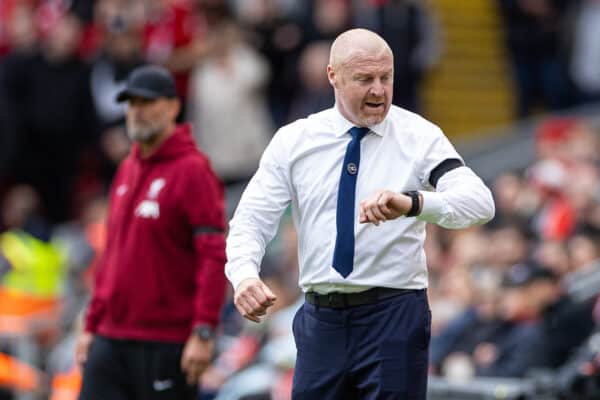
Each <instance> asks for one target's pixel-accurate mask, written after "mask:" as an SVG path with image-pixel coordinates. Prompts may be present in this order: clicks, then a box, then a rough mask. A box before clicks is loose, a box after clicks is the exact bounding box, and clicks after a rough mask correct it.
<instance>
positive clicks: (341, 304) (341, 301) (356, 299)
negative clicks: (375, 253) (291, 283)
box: [304, 287, 419, 308]
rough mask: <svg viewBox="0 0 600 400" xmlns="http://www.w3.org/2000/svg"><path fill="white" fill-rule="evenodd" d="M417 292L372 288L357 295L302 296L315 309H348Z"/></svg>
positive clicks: (335, 293) (416, 290)
mask: <svg viewBox="0 0 600 400" xmlns="http://www.w3.org/2000/svg"><path fill="white" fill-rule="evenodd" d="M418 291H419V289H393V288H385V287H374V288H371V289H369V290H365V291H364V292H358V293H339V292H333V293H328V294H318V293H316V292H307V293H306V294H305V295H304V298H305V299H306V301H307V302H308V303H310V304H313V305H315V306H317V307H327V308H348V307H355V306H362V305H365V304H375V303H377V302H379V301H381V300H384V299H388V298H390V297H395V296H400V295H403V294H407V293H416V292H418Z"/></svg>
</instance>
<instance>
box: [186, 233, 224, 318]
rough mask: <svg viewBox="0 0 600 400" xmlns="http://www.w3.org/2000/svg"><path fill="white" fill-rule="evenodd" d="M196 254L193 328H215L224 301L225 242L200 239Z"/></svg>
mask: <svg viewBox="0 0 600 400" xmlns="http://www.w3.org/2000/svg"><path fill="white" fill-rule="evenodd" d="M195 247H196V251H197V253H198V255H197V261H196V262H197V266H196V276H195V280H196V292H195V297H194V320H193V322H192V327H193V326H197V325H200V324H203V325H204V324H207V325H210V326H211V327H213V328H214V327H216V325H217V324H218V321H219V317H220V314H221V308H222V307H223V303H224V301H225V291H226V286H227V280H226V279H225V274H224V271H223V270H224V265H225V239H224V237H223V235H222V234H212V235H203V236H201V237H197V238H196V240H195Z"/></svg>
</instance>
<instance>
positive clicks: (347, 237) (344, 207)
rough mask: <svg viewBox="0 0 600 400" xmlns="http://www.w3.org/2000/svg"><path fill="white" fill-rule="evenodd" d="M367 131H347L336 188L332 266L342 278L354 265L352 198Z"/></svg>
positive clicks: (355, 129) (354, 129)
mask: <svg viewBox="0 0 600 400" xmlns="http://www.w3.org/2000/svg"><path fill="white" fill-rule="evenodd" d="M368 132H369V128H359V127H356V126H355V127H354V128H351V129H350V130H349V131H348V133H349V134H350V135H352V140H351V141H350V143H348V147H347V148H346V155H345V156H344V165H342V176H341V177H340V187H339V189H338V200H337V213H336V227H337V237H336V239H335V250H334V251H333V268H335V270H336V271H338V272H339V273H340V274H341V275H342V276H343V277H344V278H346V277H347V276H348V275H350V273H351V272H352V268H353V266H354V203H355V201H354V198H355V196H356V177H357V176H358V166H359V164H360V141H361V140H362V138H364V137H365V135H366V134H367V133H368Z"/></svg>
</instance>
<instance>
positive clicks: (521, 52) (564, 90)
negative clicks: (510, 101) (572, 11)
mask: <svg viewBox="0 0 600 400" xmlns="http://www.w3.org/2000/svg"><path fill="white" fill-rule="evenodd" d="M568 3H569V2H568V1H566V0H498V5H499V8H500V11H501V13H502V16H503V17H504V18H503V20H504V30H505V39H506V45H507V48H508V51H509V56H510V62H511V66H512V71H513V79H514V82H515V89H516V94H517V103H516V109H515V115H516V116H517V117H518V118H523V117H526V116H528V115H531V114H532V113H533V112H534V111H535V110H536V109H537V107H538V105H539V104H540V103H541V105H542V106H543V107H544V108H546V109H549V110H559V109H562V108H565V107H567V106H569V105H570V104H571V103H572V99H571V98H570V97H571V96H572V95H571V93H570V88H569V84H568V82H567V78H566V71H565V65H563V63H561V48H560V44H561V37H562V36H561V35H562V34H563V33H562V31H561V29H562V28H563V23H564V20H563V16H564V14H565V13H564V11H565V9H566V6H567V4H568Z"/></svg>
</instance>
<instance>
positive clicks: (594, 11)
mask: <svg viewBox="0 0 600 400" xmlns="http://www.w3.org/2000/svg"><path fill="white" fill-rule="evenodd" d="M497 5H498V8H497V10H498V15H499V16H501V18H502V21H504V30H505V37H506V43H505V44H506V46H507V49H508V52H507V54H508V57H509V59H508V60H507V63H510V65H511V67H512V69H511V70H512V71H513V75H514V82H515V96H516V98H517V99H518V101H517V104H516V108H515V118H521V117H526V116H529V115H532V113H534V112H537V111H539V110H549V111H557V110H562V109H565V108H568V107H571V106H575V105H578V104H582V103H585V102H590V101H597V100H600V70H598V67H597V66H598V65H600V46H599V45H598V40H597V38H598V37H600V31H599V29H600V1H599V0H577V1H567V0H563V1H560V0H497ZM432 10H433V9H432V8H431V7H430V4H429V2H425V1H415V0H354V1H351V0H304V1H294V0H72V1H66V0H0V203H1V213H0V232H1V234H0V355H3V354H5V355H7V356H14V357H13V358H12V359H7V360H5V361H4V359H2V358H0V387H6V388H8V389H15V388H17V389H19V390H22V391H23V390H25V391H26V390H38V391H39V392H40V393H42V392H43V394H41V395H42V396H44V395H47V396H54V397H52V399H53V400H62V399H73V398H75V397H68V396H70V395H71V396H74V394H73V393H76V388H77V383H78V375H77V371H76V370H74V369H73V367H74V366H73V359H72V356H73V353H72V352H73V338H74V335H76V332H77V329H78V324H79V316H80V314H81V310H82V309H83V307H84V306H85V303H86V300H87V298H88V294H89V288H90V282H91V279H93V275H94V263H95V260H96V259H97V257H98V256H99V254H101V252H102V248H103V244H104V225H103V221H104V218H105V216H106V212H107V204H106V197H105V196H106V193H107V189H108V186H109V184H110V181H111V179H112V176H113V174H114V172H115V169H116V166H117V165H118V163H119V162H120V161H121V160H122V159H123V158H124V157H125V156H126V154H127V152H128V151H129V146H130V143H129V141H128V138H127V135H126V133H125V131H124V129H125V128H124V125H123V122H124V118H123V115H124V108H123V106H121V105H118V104H117V103H115V101H114V98H115V95H116V93H117V92H118V91H119V90H121V89H122V88H123V87H124V84H125V79H126V77H127V74H128V73H129V72H130V71H131V70H132V69H133V68H135V67H137V66H139V65H141V64H144V63H156V64H161V65H164V66H166V67H167V68H169V69H170V70H172V71H173V72H174V73H175V74H176V78H177V87H178V91H179V95H180V96H181V97H182V98H183V99H184V103H185V107H184V111H183V112H182V115H181V116H180V120H181V121H188V122H191V123H192V125H193V127H194V134H195V136H196V141H197V142H198V145H199V146H200V147H201V148H202V149H203V151H204V152H205V153H206V154H208V156H209V157H210V159H211V162H212V165H213V167H214V169H215V171H216V172H217V174H218V175H219V177H220V178H221V179H222V181H223V182H224V184H225V188H226V196H227V197H226V200H227V208H228V214H229V216H231V214H232V212H233V209H234V208H235V205H236V202H237V199H238V198H239V195H240V193H241V191H242V190H243V188H244V185H245V183H246V182H247V180H248V179H249V177H250V176H251V175H252V174H253V172H254V170H255V169H256V167H257V165H258V160H259V158H260V155H261V154H262V151H263V149H264V148H265V146H266V144H267V143H268V141H269V139H270V137H271V136H272V135H273V133H274V132H275V130H276V128H277V127H279V126H282V125H283V124H285V123H287V122H290V121H292V120H294V119H297V118H299V117H302V116H305V115H307V114H310V113H312V112H316V111H319V110H321V109H324V108H327V107H330V106H331V105H332V104H333V91H332V90H331V88H330V86H329V83H328V81H327V77H326V74H325V72H324V71H325V67H326V65H327V63H328V57H329V46H330V43H331V41H332V39H333V38H335V37H336V36H337V35H338V34H339V33H340V32H342V31H344V30H346V29H348V28H351V27H365V28H368V29H371V30H374V31H376V32H378V33H380V34H381V35H382V36H383V37H384V38H385V39H386V40H387V41H388V43H389V44H390V47H391V48H392V50H393V52H394V54H395V61H394V64H395V65H394V68H395V81H394V103H395V104H397V105H399V106H402V107H404V108H407V109H410V110H413V111H418V112H425V111H426V110H423V107H422V103H421V99H420V96H419V93H420V87H421V83H422V82H423V79H424V78H425V77H426V76H427V73H428V72H429V71H430V70H431V69H432V68H434V67H435V64H436V61H437V60H438V59H439V57H440V56H441V52H442V48H443V44H442V37H443V32H441V31H440V25H439V22H438V20H437V19H436V18H435V13H434V12H433V11H432ZM442 128H443V127H442ZM594 129H597V127H593V126H590V125H588V124H587V122H586V121H582V120H575V119H568V118H558V119H550V120H548V121H545V122H544V123H542V124H541V125H540V126H538V127H537V132H536V153H537V159H536V160H535V161H534V162H533V164H532V165H531V166H530V167H529V168H528V169H527V170H525V171H499V176H498V177H497V179H496V180H495V181H494V182H493V191H494V194H495V198H496V206H497V216H496V218H495V220H494V221H493V222H492V223H490V224H488V226H486V227H483V228H473V229H470V230H467V231H461V232H450V231H446V230H442V229H440V228H436V227H431V229H430V230H429V236H428V243H427V251H428V259H429V268H430V290H429V296H430V301H431V307H432V312H433V318H434V319H433V322H434V327H433V339H432V347H431V373H432V374H437V375H441V376H445V377H448V378H449V379H466V378H469V377H472V376H503V377H522V376H525V374H526V373H529V372H530V371H531V370H532V369H534V368H540V369H543V368H549V369H551V370H552V371H554V372H556V373H557V374H559V373H560V374H561V377H562V378H561V379H563V380H562V381H561V382H563V381H564V386H565V388H567V387H568V389H569V390H571V389H573V387H575V386H577V385H579V386H577V388H578V389H577V390H581V391H584V390H593V389H589V386H590V384H589V383H587V382H588V381H586V380H585V379H583V378H584V377H586V376H591V377H594V376H595V374H596V373H597V369H598V368H600V356H596V350H597V351H600V348H599V349H595V348H594V347H593V346H592V347H590V346H589V343H588V342H589V341H590V338H593V335H594V334H595V333H596V331H597V330H598V327H599V326H600V303H598V304H597V299H598V294H599V293H600V264H599V262H600V245H599V241H598V239H599V238H600V170H599V169H598V168H599V166H600V164H599V161H600V160H599V157H600V156H599V155H598V154H600V153H599V152H598V150H599V149H598V143H597V140H598V137H597V134H598V132H597V131H595V130H594ZM262 271H263V274H264V275H263V276H264V278H265V280H266V281H268V282H267V283H268V284H269V286H270V287H271V288H273V289H274V290H276V291H277V292H278V293H277V297H278V299H279V300H278V302H277V304H276V307H273V310H272V312H271V313H270V315H269V316H268V318H267V321H266V322H265V323H264V324H261V325H254V324H247V323H245V322H244V321H243V320H242V319H241V317H240V316H239V315H238V314H237V312H235V307H234V306H233V305H232V304H231V302H230V303H229V304H228V305H227V307H226V308H225V310H224V313H223V323H222V326H221V335H220V339H219V343H218V344H219V345H218V351H217V356H216V359H215V363H214V365H213V367H211V369H210V370H209V371H208V372H207V373H206V374H205V375H204V376H203V378H202V384H201V386H202V393H201V394H200V396H201V397H200V398H202V399H212V398H215V397H216V398H217V399H221V400H222V399H241V398H245V399H286V398H289V390H290V387H291V376H292V370H293V365H294V358H295V347H294V343H293V337H292V334H291V319H292V317H293V315H294V312H295V310H296V309H297V307H298V306H299V304H300V302H301V301H302V298H301V296H300V293H299V290H298V288H297V283H296V277H297V260H296V242H295V232H294V229H293V226H292V224H291V219H290V218H287V219H285V222H284V223H283V224H282V226H281V229H280V233H279V234H278V236H277V237H276V239H275V241H274V242H273V243H272V245H271V247H270V249H269V251H268V253H267V257H266V259H265V261H264V265H263V267H262ZM47 312H48V313H49V315H47V314H41V313H47ZM4 317H10V318H12V319H9V320H7V321H9V322H7V323H5V322H3V321H4V320H3V318H4ZM45 318H46V319H47V321H48V323H43V322H44V321H46V319H45ZM16 320H18V321H20V322H19V323H20V325H19V327H20V329H21V330H19V331H18V332H16V330H14V329H8V328H6V327H5V325H7V324H8V325H9V326H12V325H11V324H13V323H14V322H13V321H16ZM52 321H56V322H58V323H56V322H54V323H52ZM5 330H6V332H4V331H5ZM15 332H16V333H15ZM23 338H25V339H23ZM23 340H27V341H28V342H30V343H32V344H33V345H34V347H33V348H34V349H36V351H33V352H32V351H29V352H27V351H25V352H23V351H21V350H22V346H21V347H19V346H15V343H21V342H22V341H23ZM596 344H597V341H596ZM15 348H17V349H21V350H15ZM24 358H28V359H26V360H24ZM19 359H20V361H27V364H24V365H22V364H20V361H19ZM3 363H8V364H7V365H9V367H7V368H5V369H3V368H2V366H3V365H4V364H3ZM28 368H31V369H28ZM7 370H8V371H13V374H12V376H11V374H10V373H9V374H4V375H3V373H2V371H7ZM14 371H20V372H19V373H18V374H15V373H14ZM5 375H7V376H5ZM15 375H18V376H15ZM584 381H585V382H586V383H581V382H584ZM582 387H583V388H582ZM565 390H566V389H565ZM596 393H600V392H596ZM7 396H9V394H7ZM0 398H2V393H0ZM7 398H10V397H7Z"/></svg>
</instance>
